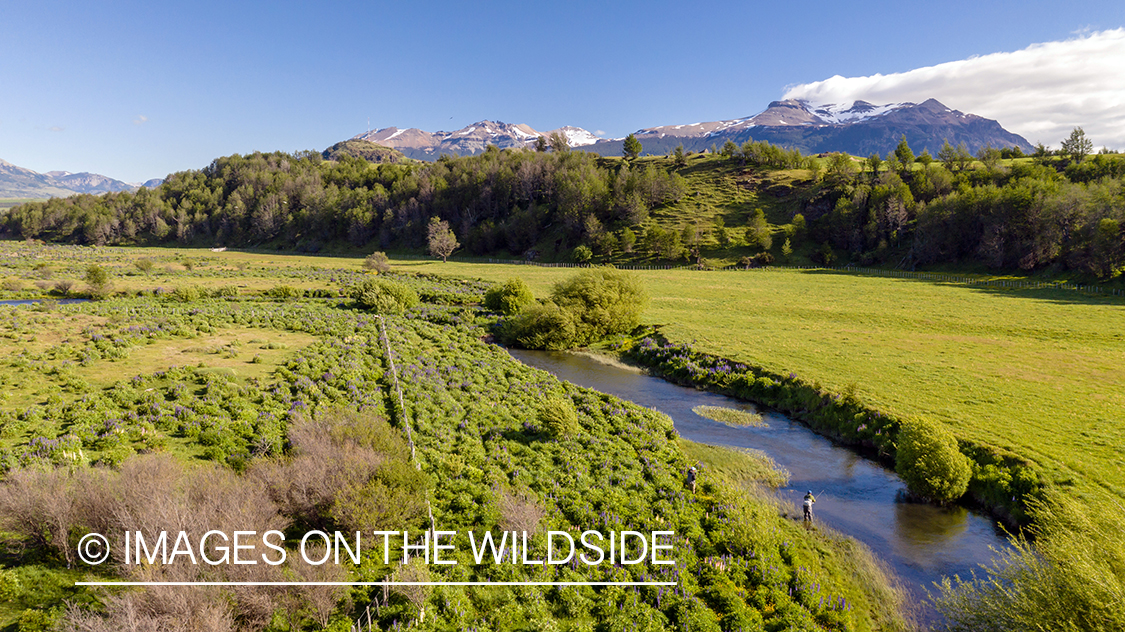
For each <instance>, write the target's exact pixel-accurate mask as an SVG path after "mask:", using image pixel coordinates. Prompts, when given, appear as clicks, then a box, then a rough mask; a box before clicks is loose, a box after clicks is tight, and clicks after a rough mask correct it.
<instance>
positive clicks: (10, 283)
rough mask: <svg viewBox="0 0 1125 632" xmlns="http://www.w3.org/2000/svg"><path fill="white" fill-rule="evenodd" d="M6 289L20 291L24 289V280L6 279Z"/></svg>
mask: <svg viewBox="0 0 1125 632" xmlns="http://www.w3.org/2000/svg"><path fill="white" fill-rule="evenodd" d="M4 289H5V290H6V291H8V292H19V291H20V290H22V289H23V281H20V280H19V279H4Z"/></svg>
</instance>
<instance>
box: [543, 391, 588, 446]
mask: <svg viewBox="0 0 1125 632" xmlns="http://www.w3.org/2000/svg"><path fill="white" fill-rule="evenodd" d="M537 419H538V420H539V427H540V428H541V429H542V430H543V432H545V433H547V434H548V435H551V436H552V437H569V436H572V435H575V434H578V431H579V426H578V413H577V412H575V410H574V402H572V401H570V399H568V398H564V397H552V398H550V399H547V400H545V401H544V402H543V403H542V404H540V405H539V413H538V415H537Z"/></svg>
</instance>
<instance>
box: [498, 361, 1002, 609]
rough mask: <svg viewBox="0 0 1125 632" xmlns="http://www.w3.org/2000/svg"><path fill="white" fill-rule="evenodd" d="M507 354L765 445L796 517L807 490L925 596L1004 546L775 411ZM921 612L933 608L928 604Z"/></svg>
mask: <svg viewBox="0 0 1125 632" xmlns="http://www.w3.org/2000/svg"><path fill="white" fill-rule="evenodd" d="M509 353H511V354H512V356H513V357H515V358H516V359H517V360H520V361H521V362H523V363H524V364H527V365H529V366H533V367H536V368H539V369H543V370H546V371H549V372H551V373H553V374H554V375H556V376H557V377H559V378H560V379H563V380H566V381H568V382H572V383H574V384H577V385H579V386H585V387H588V388H593V389H597V390H599V391H601V392H603V393H609V394H611V395H616V396H617V397H620V398H622V399H627V400H630V401H633V402H636V403H638V404H641V405H642V406H648V407H650V408H655V409H657V410H660V411H661V412H664V413H665V414H667V415H668V416H670V417H671V418H672V420H673V422H675V426H676V430H677V431H678V432H679V433H680V435H682V436H683V437H684V438H686V439H690V440H692V441H697V442H699V443H707V444H711V445H723V446H734V447H741V448H754V449H756V450H761V451H762V452H765V453H766V454H768V455H769V456H770V457H771V458H773V460H774V461H775V462H776V463H777V464H778V465H779V466H781V467H783V468H785V469H786V470H789V472H790V474H791V478H790V481H789V485H787V486H786V487H783V488H782V489H780V490H779V491H778V493H779V495H780V496H781V498H783V499H785V500H788V501H789V502H790V503H792V512H791V514H793V515H800V507H799V503H800V502H801V498H802V496H804V494H805V492H806V491H809V490H812V492H813V493H814V494H815V495H816V498H817V503H816V506H815V509H814V517H815V519H816V520H817V521H820V522H823V523H824V524H827V525H828V526H829V527H831V528H833V529H835V530H837V531H839V532H841V533H844V534H846V535H849V536H852V537H854V538H855V539H857V540H859V541H861V542H863V543H864V544H866V545H867V546H868V547H870V548H871V549H872V551H874V552H875V554H876V555H877V556H878V557H879V558H881V559H882V560H883V561H885V562H886V563H887V564H888V565H889V566H890V567H891V568H892V569H893V570H894V571H895V573H897V574H898V576H899V578H901V579H902V581H903V583H904V584H905V585H906V587H907V589H909V590H910V591H911V593H912V594H913V595H914V596H915V598H916V599H917V600H918V601H919V602H921V601H923V600H924V599H925V598H926V589H927V588H928V589H931V590H932V589H933V583H934V582H936V581H939V580H940V579H941V578H942V576H946V575H955V574H957V575H960V576H961V577H963V578H966V577H968V576H969V573H970V571H972V570H976V569H978V566H979V565H980V564H983V563H986V562H988V561H989V560H990V559H991V558H992V557H993V553H992V551H991V549H990V548H989V547H996V548H1004V547H1006V546H1007V544H1006V540H1005V539H1004V538H1003V537H1002V532H1000V531H999V530H998V529H997V528H996V526H995V522H994V521H993V520H991V519H990V518H988V517H987V516H984V515H981V514H978V513H975V512H971V511H968V510H966V509H965V508H963V507H953V508H949V509H943V508H939V507H935V506H932V505H928V504H921V503H911V502H904V501H903V499H902V492H903V491H904V490H905V489H906V486H905V485H904V484H903V483H902V481H901V480H899V478H898V477H897V476H896V475H895V474H894V472H893V471H890V470H888V469H887V468H885V467H883V466H882V465H880V464H879V463H876V462H874V461H871V460H868V459H866V458H864V457H862V456H859V455H858V454H856V453H855V452H852V451H851V450H849V449H848V448H844V447H841V446H838V445H836V444H834V443H833V442H832V441H831V440H829V439H827V438H825V437H822V436H820V435H818V434H816V433H815V432H813V431H812V430H809V429H808V428H807V427H805V426H803V425H801V424H800V423H797V422H795V421H793V420H791V419H789V418H788V417H786V416H784V415H781V414H779V413H775V412H771V411H768V410H758V409H757V408H756V407H755V406H754V405H753V404H750V403H747V402H743V401H740V400H736V399H733V398H730V397H726V396H724V395H718V394H715V393H708V392H706V391H700V390H697V389H694V388H687V387H683V386H678V385H676V384H672V383H671V382H667V381H665V380H663V379H660V378H656V377H652V376H650V375H646V374H644V373H642V372H640V371H635V370H631V369H629V368H625V367H619V366H613V365H610V364H606V363H604V362H600V361H598V360H597V359H595V358H592V357H589V356H584V355H579V354H573V353H563V352H549V351H526V350H523V349H509ZM699 405H706V406H724V407H727V408H736V409H739V410H748V411H756V412H760V413H762V415H763V420H764V421H765V422H766V424H767V425H768V427H765V428H755V427H738V428H736V427H731V426H727V425H725V424H722V423H719V422H717V421H712V420H710V419H707V418H706V417H702V416H700V415H698V414H696V413H694V412H692V408H694V407H696V406H699ZM704 475H706V473H704ZM923 614H924V616H925V618H926V619H931V618H932V617H933V616H934V614H933V612H932V610H928V609H927V612H924V613H923Z"/></svg>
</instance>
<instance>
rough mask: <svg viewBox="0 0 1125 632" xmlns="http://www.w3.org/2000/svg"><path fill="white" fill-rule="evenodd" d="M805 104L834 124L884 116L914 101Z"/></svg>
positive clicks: (810, 109) (908, 105)
mask: <svg viewBox="0 0 1125 632" xmlns="http://www.w3.org/2000/svg"><path fill="white" fill-rule="evenodd" d="M802 103H805V106H806V107H807V108H808V110H809V111H810V112H812V113H813V114H815V115H816V116H819V117H820V118H822V119H824V120H825V121H826V122H828V123H831V124H834V125H843V124H845V123H855V122H857V121H862V120H864V119H870V118H875V117H877V116H883V115H885V114H887V113H889V112H893V111H895V110H898V109H901V108H904V107H911V106H913V105H914V104H913V103H887V104H886V105H874V104H872V103H868V102H867V101H853V102H852V103H824V104H817V105H813V104H809V103H808V102H802Z"/></svg>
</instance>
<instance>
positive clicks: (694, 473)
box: [687, 465, 699, 494]
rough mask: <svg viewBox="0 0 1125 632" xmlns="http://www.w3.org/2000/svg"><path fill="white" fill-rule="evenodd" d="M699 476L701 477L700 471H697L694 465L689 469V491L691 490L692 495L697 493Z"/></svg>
mask: <svg viewBox="0 0 1125 632" xmlns="http://www.w3.org/2000/svg"><path fill="white" fill-rule="evenodd" d="M698 476H699V470H696V469H695V466H694V465H693V466H691V467H689V468H688V471H687V486H688V488H689V489H691V493H693V494H694V493H695V479H696V477H698Z"/></svg>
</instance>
